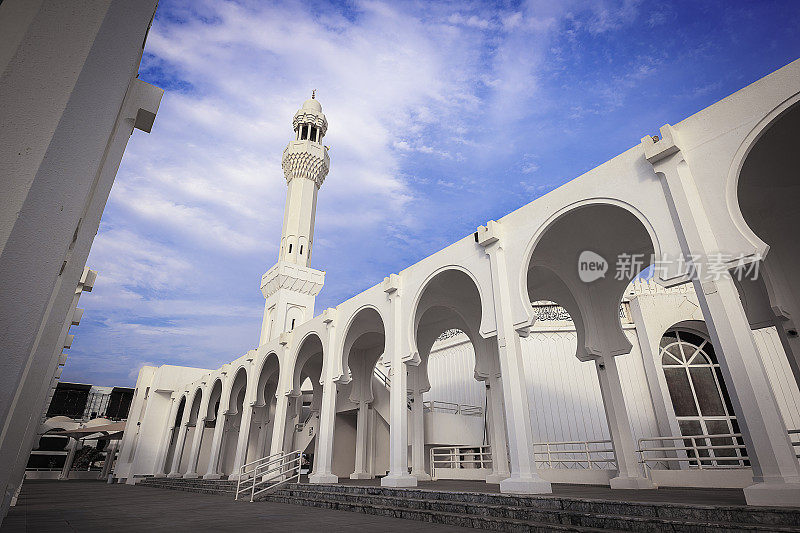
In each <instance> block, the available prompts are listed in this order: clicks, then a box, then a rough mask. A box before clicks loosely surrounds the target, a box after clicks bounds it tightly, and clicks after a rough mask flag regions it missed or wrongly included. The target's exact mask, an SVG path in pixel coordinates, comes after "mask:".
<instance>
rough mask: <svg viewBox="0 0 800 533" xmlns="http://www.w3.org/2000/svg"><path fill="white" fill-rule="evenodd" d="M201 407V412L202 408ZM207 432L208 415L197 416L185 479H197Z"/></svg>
mask: <svg viewBox="0 0 800 533" xmlns="http://www.w3.org/2000/svg"><path fill="white" fill-rule="evenodd" d="M202 409H203V408H202V405H201V407H200V412H201V413H202V412H204V411H203V410H202ZM205 432H206V417H205V416H200V415H198V416H197V420H196V421H195V423H194V437H193V438H192V447H191V449H190V450H189V464H188V465H187V466H186V473H185V474H184V475H183V477H184V478H185V479H195V478H197V477H199V476H198V474H197V461H198V460H199V459H200V448H201V447H202V446H203V434H204V433H205Z"/></svg>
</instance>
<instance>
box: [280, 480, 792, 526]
mask: <svg viewBox="0 0 800 533" xmlns="http://www.w3.org/2000/svg"><path fill="white" fill-rule="evenodd" d="M295 487H297V488H302V489H303V490H308V491H316V492H324V493H348V494H360V495H364V496H369V497H375V496H390V497H391V496H397V497H401V498H412V499H422V500H426V501H434V500H436V501H453V502H462V503H470V504H474V505H501V506H511V507H524V508H526V509H531V508H535V509H560V510H565V511H574V512H585V513H596V514H610V515H620V516H641V517H650V518H663V519H677V520H692V521H697V522H714V523H718V522H725V523H738V524H752V525H767V526H788V527H795V528H798V529H799V530H800V510H798V509H791V508H783V507H748V506H743V505H740V506H718V505H694V504H677V503H662V502H629V501H619V500H603V499H594V498H575V497H565V496H559V495H538V496H530V495H525V496H522V495H508V494H496V493H479V492H454V491H435V490H430V489H392V488H386V487H357V486H349V485H311V484H292V485H288V486H287V487H286V488H284V489H283V490H288V489H290V488H295Z"/></svg>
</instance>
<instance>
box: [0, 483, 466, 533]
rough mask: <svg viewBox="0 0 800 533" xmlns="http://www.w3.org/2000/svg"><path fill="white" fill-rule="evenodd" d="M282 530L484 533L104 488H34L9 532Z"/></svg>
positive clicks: (5, 530)
mask: <svg viewBox="0 0 800 533" xmlns="http://www.w3.org/2000/svg"><path fill="white" fill-rule="evenodd" d="M234 530H235V531H245V530H252V531H281V532H298V533H300V532H307V531H309V532H315V533H328V532H344V531H348V532H350V531H357V532H359V533H368V532H372V531H380V532H386V533H392V532H400V531H414V532H419V533H427V532H430V533H434V532H437V533H438V532H442V533H443V532H454V533H455V532H459V531H476V530H474V529H466V528H460V527H453V526H447V525H440V524H428V523H425V522H417V521H412V520H403V519H400V518H388V517H382V516H371V515H365V514H361V513H351V512H346V511H330V510H327V509H317V508H315V507H303V506H300V505H288V504H281V503H272V502H256V503H248V502H236V501H234V500H233V497H232V496H224V495H216V494H196V493H191V492H179V491H172V490H164V489H158V488H154V487H146V486H136V485H121V484H115V485H107V484H106V483H104V482H102V481H82V480H70V481H37V480H29V481H26V482H25V483H24V484H23V486H22V493H21V494H20V497H19V501H18V502H17V505H16V507H12V508H11V510H10V511H9V513H8V516H6V518H5V520H3V525H2V526H1V527H0V531H2V533H12V532H22V531H25V532H36V533H40V532H51V531H52V532H58V533H64V532H65V531H92V532H99V531H114V532H115V533H116V532H124V531H148V532H149V531H169V532H173V533H174V532H177V531H234Z"/></svg>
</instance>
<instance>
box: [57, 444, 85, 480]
mask: <svg viewBox="0 0 800 533" xmlns="http://www.w3.org/2000/svg"><path fill="white" fill-rule="evenodd" d="M81 448H83V442H81V441H79V440H77V439H73V438H72V437H70V439H69V453H68V454H67V460H66V461H64V467H63V468H62V469H61V474H59V475H58V479H60V480H61V481H64V480H66V479H69V471H70V470H72V463H74V462H75V455H76V454H77V453H78V450H80V449H81Z"/></svg>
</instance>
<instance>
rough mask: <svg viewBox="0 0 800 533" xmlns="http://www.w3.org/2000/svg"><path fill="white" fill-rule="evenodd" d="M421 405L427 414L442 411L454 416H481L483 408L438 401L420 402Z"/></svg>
mask: <svg viewBox="0 0 800 533" xmlns="http://www.w3.org/2000/svg"><path fill="white" fill-rule="evenodd" d="M422 405H423V406H424V409H425V410H426V411H427V412H432V411H444V412H446V413H452V414H454V415H464V416H483V407H478V406H477V405H464V404H458V403H453V402H443V401H439V400H428V401H425V402H422Z"/></svg>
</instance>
